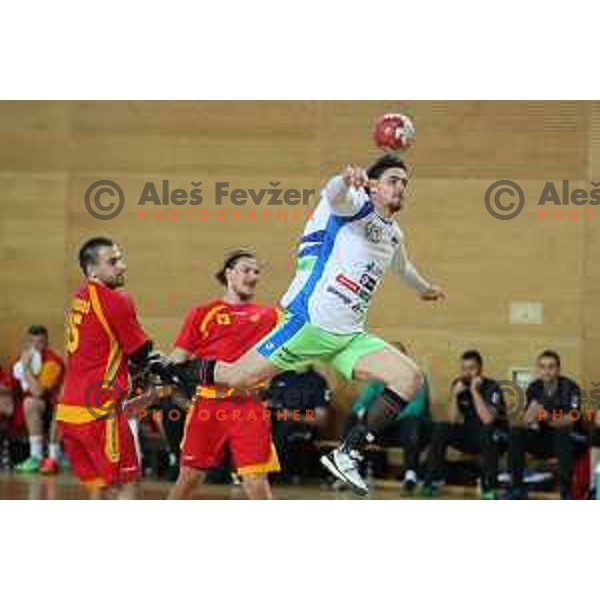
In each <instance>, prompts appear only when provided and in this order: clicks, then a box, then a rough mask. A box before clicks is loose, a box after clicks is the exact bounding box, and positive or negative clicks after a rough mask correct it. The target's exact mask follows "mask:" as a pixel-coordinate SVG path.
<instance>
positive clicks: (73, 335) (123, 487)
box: [56, 237, 152, 499]
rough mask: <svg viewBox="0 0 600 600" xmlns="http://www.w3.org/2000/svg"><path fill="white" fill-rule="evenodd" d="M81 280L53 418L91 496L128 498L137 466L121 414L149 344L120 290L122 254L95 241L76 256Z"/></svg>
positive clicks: (108, 243) (136, 477)
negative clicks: (131, 374)
mask: <svg viewBox="0 0 600 600" xmlns="http://www.w3.org/2000/svg"><path fill="white" fill-rule="evenodd" d="M79 265H80V267H81V270H82V271H83V274H84V277H85V282H84V284H83V285H82V286H81V288H80V289H79V290H78V291H77V292H76V293H75V296H74V298H73V300H72V303H71V310H70V313H69V320H68V339H67V367H66V377H65V383H64V388H63V396H62V399H61V401H60V403H59V405H58V409H57V415H56V420H57V421H58V423H59V427H60V431H61V434H62V439H63V445H64V450H65V452H66V454H67V455H68V457H69V460H70V461H71V466H72V469H73V472H74V473H75V475H77V477H78V478H79V479H80V481H81V482H82V483H83V484H84V485H86V487H88V490H89V491H90V496H91V497H92V498H103V497H104V498H115V497H118V498H122V499H126V498H133V497H134V496H135V483H136V482H137V481H138V480H139V477H140V461H139V457H138V455H137V452H136V447H135V443H134V438H133V435H132V432H131V430H130V428H129V423H128V421H127V416H126V414H125V413H124V412H123V411H122V410H120V407H121V405H122V402H123V400H124V399H125V398H127V395H128V393H129V381H130V379H129V363H131V364H133V365H139V366H143V365H144V364H145V363H146V361H147V360H148V358H149V354H150V351H151V350H152V342H151V341H150V340H149V338H148V336H147V335H146V333H145V332H144V330H143V329H142V327H141V326H140V324H139V323H138V320H137V317H136V312H135V307H134V304H133V301H132V299H131V297H130V296H129V295H127V294H126V293H125V292H122V291H119V288H121V287H123V285H124V284H125V271H126V269H127V266H126V264H125V260H124V257H123V253H122V251H121V249H120V248H119V247H118V246H117V245H116V244H115V243H114V242H113V241H112V240H110V239H108V238H100V237H99V238H93V239H91V240H89V241H87V242H86V243H85V244H84V245H83V246H82V247H81V250H80V251H79Z"/></svg>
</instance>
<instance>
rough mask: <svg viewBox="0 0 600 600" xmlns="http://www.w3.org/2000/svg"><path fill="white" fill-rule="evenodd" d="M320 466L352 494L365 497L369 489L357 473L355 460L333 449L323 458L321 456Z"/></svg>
mask: <svg viewBox="0 0 600 600" xmlns="http://www.w3.org/2000/svg"><path fill="white" fill-rule="evenodd" d="M321 464H322V465H323V466H324V467H325V468H326V469H327V470H328V471H329V472H330V473H331V474H332V475H333V476H334V477H336V478H337V479H339V480H340V481H343V482H344V483H346V484H347V485H349V486H350V487H351V488H352V491H353V492H356V493H357V494H360V495H361V496H365V495H366V494H368V493H369V487H368V486H367V484H366V483H365V482H364V480H363V478H362V477H361V476H360V473H359V472H358V468H357V465H356V460H354V459H353V458H352V457H351V456H350V455H349V454H347V453H346V452H342V451H341V450H339V449H337V448H336V449H335V450H333V451H332V452H330V453H329V454H326V455H325V456H321Z"/></svg>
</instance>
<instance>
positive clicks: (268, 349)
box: [256, 312, 387, 379]
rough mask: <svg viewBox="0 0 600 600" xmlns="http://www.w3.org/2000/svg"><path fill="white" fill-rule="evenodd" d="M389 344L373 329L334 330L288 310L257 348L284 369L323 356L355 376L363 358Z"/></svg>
mask: <svg viewBox="0 0 600 600" xmlns="http://www.w3.org/2000/svg"><path fill="white" fill-rule="evenodd" d="M385 347H387V344H386V342H384V341H383V340H382V339H381V338H379V337H377V336H375V335H371V334H370V333H366V332H358V333H351V334H339V333H330V332H329V331H325V330H324V329H321V328H320V327H317V326H316V325H313V324H312V323H309V322H308V321H306V320H305V319H304V318H303V317H299V316H297V315H294V314H292V313H291V312H286V313H285V314H284V317H283V320H282V322H281V323H280V324H279V325H278V326H277V327H276V328H275V329H274V330H273V331H272V332H271V333H270V334H269V335H268V336H267V337H266V338H264V339H263V340H262V341H261V342H260V343H259V344H258V346H257V347H256V348H257V350H258V351H259V352H260V354H262V355H263V356H264V357H265V358H268V359H269V360H270V361H271V362H272V363H273V364H274V365H275V366H276V367H278V368H279V369H282V370H284V371H289V370H291V371H299V370H302V369H304V368H306V367H307V366H308V365H310V364H311V363H313V362H315V361H317V360H319V361H322V362H325V363H328V364H330V365H331V366H332V367H334V368H335V369H337V370H338V371H339V372H340V373H341V374H342V375H344V377H346V379H352V373H353V371H354V366H355V365H356V362H357V361H358V360H359V359H360V358H362V357H363V356H366V355H367V354H372V353H373V352H377V351H378V350H381V349H383V348H385Z"/></svg>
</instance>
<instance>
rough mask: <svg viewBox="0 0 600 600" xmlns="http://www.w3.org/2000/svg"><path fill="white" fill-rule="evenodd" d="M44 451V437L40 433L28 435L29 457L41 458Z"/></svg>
mask: <svg viewBox="0 0 600 600" xmlns="http://www.w3.org/2000/svg"><path fill="white" fill-rule="evenodd" d="M43 451H44V437H43V436H41V435H30V436H29V456H31V458H37V459H39V460H41V459H42V456H43Z"/></svg>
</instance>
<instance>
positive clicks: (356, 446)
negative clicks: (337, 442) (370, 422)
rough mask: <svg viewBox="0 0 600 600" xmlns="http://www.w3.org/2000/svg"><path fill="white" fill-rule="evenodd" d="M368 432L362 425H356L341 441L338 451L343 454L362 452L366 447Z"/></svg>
mask: <svg viewBox="0 0 600 600" xmlns="http://www.w3.org/2000/svg"><path fill="white" fill-rule="evenodd" d="M368 437H369V431H368V429H367V426H366V425H365V424H364V423H357V424H356V425H353V426H352V427H351V428H350V431H348V433H347V434H346V436H345V437H344V439H343V440H342V444H341V446H340V450H341V451H342V452H345V453H347V454H348V453H350V452H352V451H356V452H362V451H363V449H364V447H365V446H366V445H367V441H368Z"/></svg>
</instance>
